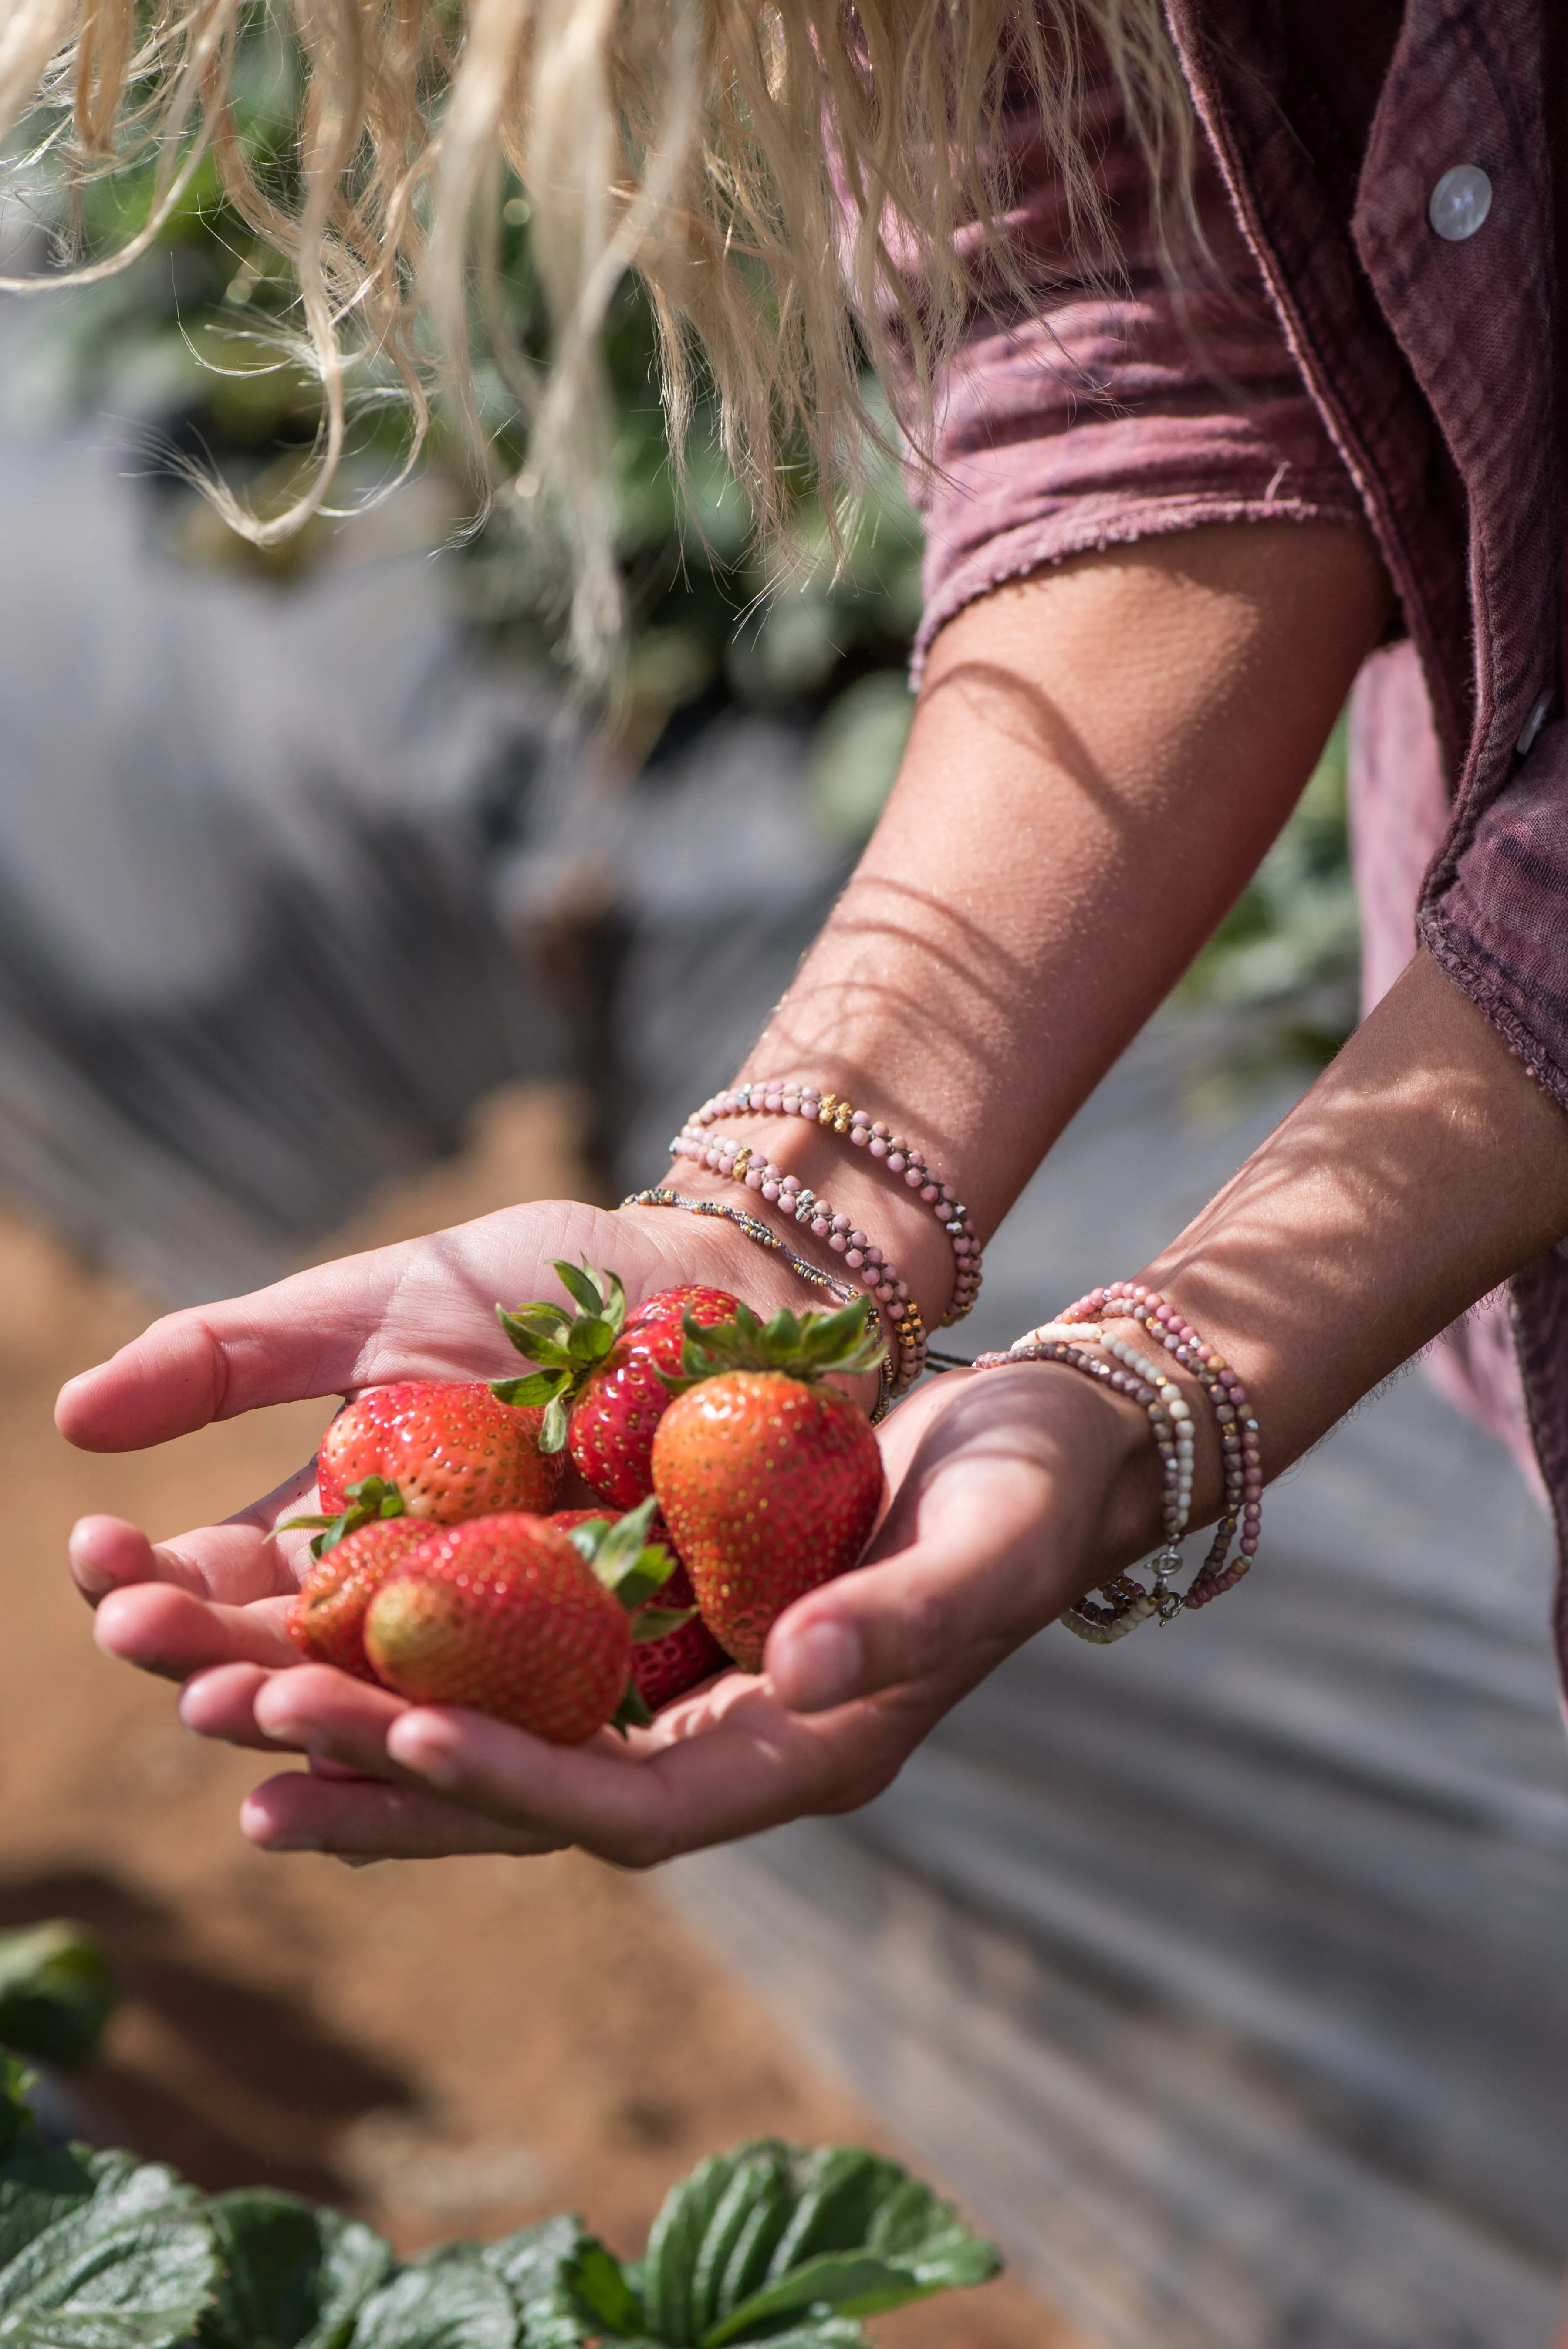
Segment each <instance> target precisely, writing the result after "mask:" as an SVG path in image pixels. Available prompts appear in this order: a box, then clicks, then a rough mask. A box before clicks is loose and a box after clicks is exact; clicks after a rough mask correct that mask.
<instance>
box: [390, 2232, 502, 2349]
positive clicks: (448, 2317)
mask: <svg viewBox="0 0 1568 2349" xmlns="http://www.w3.org/2000/svg"><path fill="white" fill-rule="evenodd" d="M443 2248H444V2251H445V2252H446V2256H444V2257H443V2258H441V2259H440V2260H439V2261H424V2262H421V2263H420V2264H418V2266H414V2267H407V2268H405V2269H404V2270H403V2271H402V2273H401V2274H400V2275H396V2276H394V2277H393V2278H392V2280H391V2282H389V2283H385V2284H382V2285H381V2286H380V2288H379V2289H378V2290H377V2291H376V2292H372V2293H371V2294H370V2297H369V2298H368V2299H367V2300H366V2302H365V2303H364V2305H363V2307H362V2308H361V2309H360V2312H359V2316H358V2321H357V2323H356V2325H355V2328H354V2340H353V2349H517V2341H518V2319H517V2312H516V2309H515V2308H514V2306H513V2304H512V2298H511V2292H509V2291H508V2290H507V2287H506V2283H505V2282H504V2280H503V2279H502V2278H501V2277H500V2276H499V2275H497V2274H496V2273H495V2272H494V2271H493V2270H492V2269H491V2268H490V2266H489V2265H488V2264H487V2263H486V2261H485V2260H484V2259H483V2257H482V2255H481V2254H480V2252H479V2251H478V2250H477V2248H472V2247H469V2246H466V2245H465V2246H462V2247H460V2248H459V2247H457V2246H452V2245H448V2246H444V2247H443ZM454 2253H456V2254H457V2255H455V2256H454V2255H453V2254H454Z"/></svg>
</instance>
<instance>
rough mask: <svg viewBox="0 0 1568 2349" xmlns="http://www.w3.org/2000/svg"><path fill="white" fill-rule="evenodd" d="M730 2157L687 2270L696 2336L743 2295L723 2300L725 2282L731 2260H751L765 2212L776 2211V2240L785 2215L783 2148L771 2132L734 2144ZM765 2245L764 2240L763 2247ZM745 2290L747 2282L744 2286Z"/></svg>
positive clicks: (763, 2263) (764, 2259)
mask: <svg viewBox="0 0 1568 2349" xmlns="http://www.w3.org/2000/svg"><path fill="white" fill-rule="evenodd" d="M732 2158H733V2159H734V2161H735V2173H734V2175H733V2177H732V2178H730V2181H729V2184H728V2185H727V2187H726V2189H725V2190H724V2194H723V2196H722V2198H721V2199H720V2201H719V2203H718V2206H717V2209H716V2210H715V2211H714V2214H713V2218H712V2220H711V2221H710V2223H709V2225H708V2229H707V2233H706V2234H705V2235H704V2237H703V2240H702V2244H701V2247H700V2248H699V2250H698V2251H697V2255H696V2264H695V2266H694V2268H693V2271H692V2282H691V2321H692V2330H693V2331H694V2332H695V2333H696V2335H697V2337H698V2339H699V2340H700V2339H701V2337H702V2336H703V2334H704V2333H707V2329H708V2327H709V2326H710V2325H711V2324H714V2323H717V2321H718V2319H719V2318H720V2317H723V2316H727V2314H728V2313H729V2308H730V2306H731V2305H732V2304H733V2297H740V2296H743V2295H739V2294H738V2295H734V2296H733V2297H732V2300H731V2301H729V2302H727V2301H726V2299H725V2296H724V2287H725V2282H726V2280H727V2276H728V2274H729V2271H730V2268H731V2265H732V2263H735V2262H737V2261H738V2262H739V2263H740V2265H741V2266H742V2267H743V2268H745V2267H746V2266H748V2264H749V2263H753V2262H755V2261H756V2260H757V2249H756V2247H757V2240H758V2235H759V2234H760V2233H761V2232H762V2230H764V2229H765V2228H766V2226H767V2223H768V2220H769V2216H770V2215H771V2214H776V2215H777V2219H778V2224H777V2226H776V2227H775V2229H774V2237H773V2240H777V2237H778V2235H779V2232H781V2231H782V2229H783V2226H784V2221H785V2219H786V2218H787V2217H788V2215H789V2148H788V2147H786V2146H784V2145H782V2144H781V2143H780V2142H779V2139H778V2138H776V2137H774V2138H767V2137H763V2138H759V2139H758V2142H757V2143H756V2144H754V2145H750V2146H745V2147H742V2146H737V2147H736V2148H735V2152H734V2156H733V2157H732ZM771 2248H772V2244H771V2242H770V2243H769V2251H770V2250H771ZM767 2261H768V2251H764V2252H763V2253H762V2254H761V2260H760V2265H759V2267H758V2280H760V2274H761V2271H762V2270H764V2269H765V2268H766V2266H767ZM750 2289H751V2286H750V2284H749V2283H748V2285H747V2287H746V2290H747V2291H749V2290H750Z"/></svg>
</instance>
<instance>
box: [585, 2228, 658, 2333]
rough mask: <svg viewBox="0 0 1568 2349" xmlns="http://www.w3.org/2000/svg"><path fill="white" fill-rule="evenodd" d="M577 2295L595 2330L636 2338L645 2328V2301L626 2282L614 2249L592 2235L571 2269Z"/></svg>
mask: <svg viewBox="0 0 1568 2349" xmlns="http://www.w3.org/2000/svg"><path fill="white" fill-rule="evenodd" d="M568 2282H569V2284H570V2287H571V2291H572V2293H573V2298H574V2299H575V2300H576V2301H577V2302H578V2304H579V2306H580V2307H582V2308H583V2310H584V2311H585V2312H586V2313H587V2314H588V2316H589V2317H590V2318H591V2319H592V2320H593V2324H594V2326H595V2329H596V2330H597V2331H599V2332H601V2333H609V2334H610V2335H611V2337H612V2338H613V2339H614V2340H616V2341H632V2340H634V2339H635V2338H636V2336H637V2335H638V2333H641V2332H642V2330H643V2323H644V2318H643V2303H642V2301H641V2299H640V2298H639V2297H638V2295H637V2293H636V2292H634V2291H633V2289H632V2287H631V2285H630V2284H629V2283H628V2282H627V2281H626V2275H625V2271H624V2268H623V2267H622V2265H621V2262H620V2261H619V2260H618V2259H616V2258H615V2256H614V2252H612V2251H606V2250H605V2248H604V2246H603V2243H602V2242H600V2241H599V2240H598V2239H597V2238H596V2237H595V2236H593V2235H590V2236H588V2237H587V2238H586V2239H585V2240H584V2241H583V2248H582V2250H581V2251H579V2252H578V2254H577V2257H576V2258H575V2259H574V2260H573V2262H572V2265H571V2268H570V2270H569V2271H568Z"/></svg>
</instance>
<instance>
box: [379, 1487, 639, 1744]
mask: <svg viewBox="0 0 1568 2349" xmlns="http://www.w3.org/2000/svg"><path fill="white" fill-rule="evenodd" d="M365 1652H366V1655H367V1656H368V1658H369V1660H370V1662H371V1664H372V1666H373V1667H374V1669H375V1671H376V1675H377V1679H378V1680H380V1681H382V1682H384V1683H385V1685H386V1686H387V1688H389V1689H394V1690H396V1692H397V1694H398V1695H399V1696H406V1697H408V1698H409V1699H411V1700H412V1702H414V1703H415V1704H463V1705H469V1706H471V1708H472V1709H473V1711H474V1712H476V1713H492V1714H493V1715H494V1716H495V1717H496V1719H497V1720H499V1721H510V1722H511V1723H512V1724H513V1725H514V1727H516V1728H518V1729H527V1730H531V1732H532V1733H533V1734H534V1736H535V1737H543V1738H546V1739H548V1740H549V1742H550V1744H552V1745H581V1744H582V1743H583V1739H584V1738H587V1737H592V1736H593V1733H594V1731H595V1730H597V1729H603V1726H604V1723H606V1722H607V1721H608V1720H609V1719H610V1717H611V1715H612V1714H613V1713H614V1710H615V1708H616V1706H617V1705H618V1704H619V1703H620V1702H621V1698H622V1695H623V1693H624V1690H625V1686H626V1682H627V1679H628V1677H629V1675H630V1672H631V1668H632V1632H631V1626H630V1625H629V1624H628V1622H627V1620H626V1617H625V1613H624V1609H622V1608H621V1606H620V1605H619V1604H618V1602H617V1601H616V1599H615V1598H614V1594H613V1593H612V1592H610V1591H608V1590H606V1589H605V1588H604V1586H603V1583H602V1582H601V1581H600V1580H599V1578H598V1577H597V1576H596V1575H595V1574H594V1572H593V1568H592V1567H591V1566H589V1565H587V1564H586V1563H585V1561H584V1560H583V1558H582V1557H579V1555H578V1553H577V1551H576V1550H575V1549H574V1548H573V1545H572V1542H571V1539H570V1538H569V1537H568V1536H567V1535H565V1534H563V1533H562V1531H561V1530H560V1528H559V1526H552V1525H547V1524H546V1523H545V1521H544V1519H543V1518H542V1517H536V1516H523V1515H521V1514H517V1513H508V1514H506V1515H503V1516H491V1517H478V1518H474V1519H472V1520H470V1522H469V1524H467V1525H461V1526H452V1527H451V1528H450V1530H449V1532H447V1533H444V1534H438V1536H436V1537H435V1538H434V1539H433V1540H432V1541H431V1542H430V1543H429V1544H428V1546H427V1547H425V1548H424V1549H422V1550H421V1551H420V1553H419V1555H418V1559H417V1561H416V1563H415V1564H414V1565H412V1566H411V1567H409V1568H407V1569H406V1570H405V1571H404V1572H402V1573H401V1574H397V1575H394V1576H393V1578H392V1579H391V1580H390V1581H389V1582H387V1583H384V1584H383V1586H382V1588H380V1589H379V1590H378V1591H377V1594H376V1596H375V1598H374V1599H372V1600H371V1602H370V1608H369V1611H368V1613H367V1614H366V1619H365Z"/></svg>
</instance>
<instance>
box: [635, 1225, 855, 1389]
mask: <svg viewBox="0 0 1568 2349" xmlns="http://www.w3.org/2000/svg"><path fill="white" fill-rule="evenodd" d="M621 1205H622V1206H623V1207H681V1208H684V1209H685V1211H686V1214H687V1215H688V1216H718V1217H719V1218H720V1219H721V1220H722V1221H723V1222H725V1223H727V1224H733V1225H734V1226H735V1228H736V1230H737V1231H738V1232H742V1233H744V1234H745V1236H746V1237H747V1238H748V1240H750V1241H751V1242H752V1243H753V1245H754V1246H756V1247H762V1248H766V1249H767V1250H768V1252H769V1256H777V1257H783V1259H784V1262H785V1263H786V1264H787V1265H788V1266H789V1269H790V1271H791V1272H793V1273H797V1274H798V1275H799V1278H801V1279H802V1280H804V1281H809V1282H810V1286H811V1287H812V1288H820V1289H821V1290H823V1291H824V1293H825V1294H826V1295H827V1296H829V1297H830V1298H831V1299H833V1301H834V1303H835V1304H837V1305H853V1304H855V1303H857V1302H858V1300H859V1298H860V1293H861V1292H860V1291H859V1289H858V1288H855V1286H854V1284H853V1282H852V1281H848V1280H835V1279H834V1278H833V1276H832V1274H831V1273H830V1272H824V1271H822V1269H821V1268H820V1266H819V1265H814V1264H808V1262H807V1261H806V1258H805V1257H803V1256H797V1255H796V1253H795V1251H794V1249H793V1248H792V1247H789V1245H788V1243H787V1242H785V1241H784V1240H781V1239H780V1238H779V1235H778V1233H777V1232H774V1231H769V1228H768V1226H767V1225H766V1224H761V1223H758V1220H757V1217H756V1216H748V1214H747V1213H746V1211H745V1209H744V1208H741V1207H727V1206H723V1205H722V1204H721V1202H720V1201H718V1200H717V1199H688V1198H686V1195H684V1193H682V1192H680V1191H666V1190H664V1189H657V1190H652V1191H634V1192H633V1193H632V1195H631V1196H630V1197H629V1198H626V1199H623V1200H622V1202H621ZM896 1401H897V1396H896V1394H895V1392H894V1390H893V1376H892V1358H891V1356H889V1355H886V1354H884V1355H883V1357H882V1361H881V1362H880V1363H879V1364H878V1365H877V1399H876V1405H875V1408H874V1409H873V1411H872V1426H873V1427H874V1426H875V1425H876V1424H877V1422H878V1421H879V1420H882V1419H885V1418H886V1417H887V1415H888V1413H889V1412H890V1411H891V1410H892V1407H893V1404H894V1402H896Z"/></svg>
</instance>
